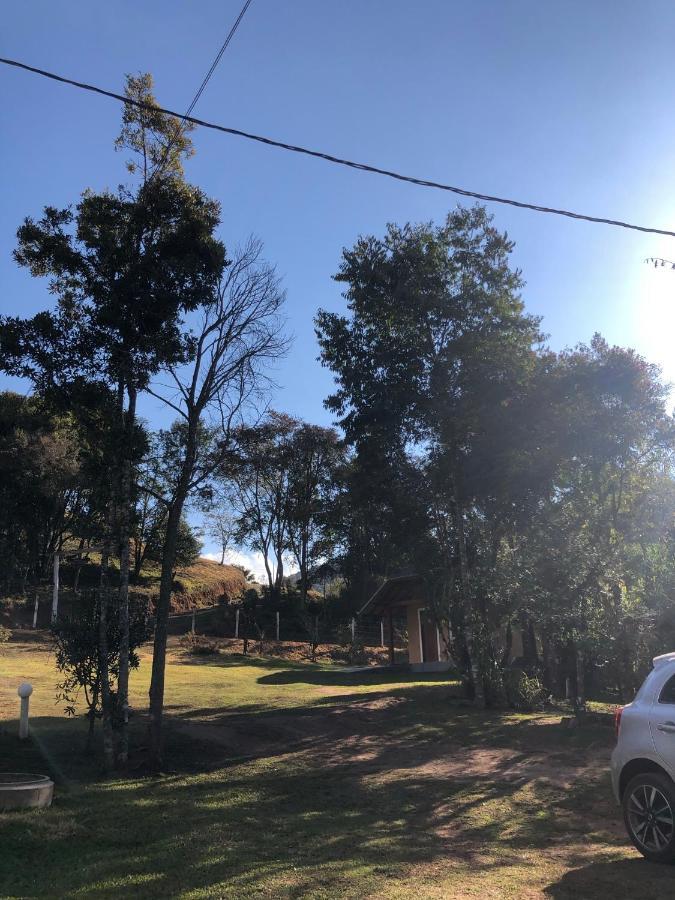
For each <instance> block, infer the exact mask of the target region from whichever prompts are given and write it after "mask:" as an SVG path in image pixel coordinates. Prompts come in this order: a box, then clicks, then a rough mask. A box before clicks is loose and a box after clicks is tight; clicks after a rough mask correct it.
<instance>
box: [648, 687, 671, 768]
mask: <svg viewBox="0 0 675 900" xmlns="http://www.w3.org/2000/svg"><path fill="white" fill-rule="evenodd" d="M650 725H651V730H652V739H653V741H654V746H655V747H656V752H657V753H658V754H659V756H660V757H661V759H662V760H663V761H664V763H665V764H666V766H667V767H668V769H669V770H670V771H671V772H673V771H675V675H671V677H670V678H669V679H668V681H666V683H665V684H664V685H663V687H662V688H661V692H660V694H659V696H658V697H657V698H656V700H655V701H654V704H653V706H652V709H651V715H650Z"/></svg>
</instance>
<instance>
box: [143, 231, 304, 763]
mask: <svg viewBox="0 0 675 900" xmlns="http://www.w3.org/2000/svg"><path fill="white" fill-rule="evenodd" d="M284 299H285V296H284V292H283V291H282V289H281V286H280V280H279V278H278V276H277V274H276V271H275V269H274V268H273V267H272V266H270V265H268V264H266V263H265V262H264V261H263V260H262V244H261V243H260V241H258V240H256V239H254V238H251V239H249V241H248V242H247V243H246V244H245V246H243V247H242V248H240V249H238V250H237V251H236V252H235V254H234V258H233V259H232V261H231V263H230V265H229V266H228V267H227V269H226V270H225V273H224V275H223V278H222V281H221V283H220V284H219V286H218V288H217V290H216V291H215V292H214V295H213V298H212V301H211V302H210V303H208V304H205V305H203V306H202V307H201V310H200V314H199V315H200V320H199V324H198V327H196V328H195V329H194V330H193V341H194V354H193V361H192V363H191V364H190V365H189V366H182V367H178V366H168V367H167V368H166V370H165V372H166V375H168V378H169V381H170V384H169V385H168V386H167V385H159V386H156V387H155V386H153V387H152V388H151V389H150V393H151V394H153V396H155V397H157V398H158V399H160V400H161V401H162V402H163V403H165V404H166V406H167V407H168V408H169V409H171V410H173V412H174V413H175V414H176V416H177V422H176V423H175V425H174V427H173V428H172V429H171V432H168V433H167V451H168V452H167V456H166V459H167V470H166V472H165V479H164V481H165V484H166V485H168V486H170V487H169V489H168V490H166V491H165V492H164V493H163V494H162V496H161V497H160V498H159V499H161V502H162V503H163V504H164V505H165V506H166V509H167V518H166V532H165V540H164V547H163V553H162V570H161V579H160V588H159V597H158V600H157V609H156V625H155V642H154V653H153V661H152V680H151V684H150V744H151V760H150V764H151V766H152V767H153V768H154V769H160V768H161V765H162V719H163V711H164V670H165V666H166V642H167V623H168V616H169V607H170V600H171V590H172V584H173V571H174V560H175V556H176V545H177V539H178V530H179V526H180V520H181V514H182V512H183V509H184V507H185V504H186V502H187V501H188V499H189V498H190V497H191V496H194V495H195V494H196V493H198V492H200V491H204V490H205V489H206V488H207V486H208V482H209V480H210V479H211V478H212V477H213V476H214V474H216V473H218V472H221V473H222V472H223V470H224V468H225V467H226V465H227V461H228V457H229V454H230V449H231V444H232V436H233V433H234V431H235V429H236V428H237V427H238V426H239V425H241V423H242V422H243V418H244V416H245V414H246V412H247V411H248V410H250V409H251V408H254V407H255V404H256V401H258V400H259V399H260V398H261V396H262V395H263V393H264V392H265V390H266V388H267V386H268V384H269V379H268V377H267V376H266V374H265V369H266V367H267V366H268V365H269V364H270V363H271V362H273V361H274V360H276V359H278V358H279V357H281V356H282V355H284V354H285V352H286V350H287V347H288V340H287V338H286V337H285V336H284V334H283V320H282V316H281V310H282V306H283V303H284Z"/></svg>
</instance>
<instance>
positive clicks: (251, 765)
mask: <svg viewBox="0 0 675 900" xmlns="http://www.w3.org/2000/svg"><path fill="white" fill-rule="evenodd" d="M148 676H149V657H148V654H147V653H143V659H142V665H141V669H140V671H139V672H137V673H134V676H133V696H132V701H133V702H134V704H135V706H136V707H137V708H138V709H139V710H142V708H143V707H144V705H145V700H146V697H147V685H148ZM24 678H28V679H30V680H31V681H32V683H33V685H34V687H35V693H34V695H33V698H32V713H33V740H32V742H29V743H28V744H27V745H20V744H19V741H18V740H17V739H16V737H15V732H16V715H17V710H18V698H17V696H16V688H17V685H18V683H19V682H20V681H21V680H23V679H24ZM55 678H56V674H55V672H54V669H53V664H52V657H51V654H50V653H49V651H48V649H47V648H46V646H45V645H44V644H43V643H40V642H39V641H35V642H27V641H15V642H13V643H11V644H10V645H8V646H5V648H3V649H2V650H1V651H0V729H1V730H0V771H2V770H5V771H8V770H16V769H19V770H23V771H31V770H33V771H42V772H44V771H46V770H49V771H51V773H52V774H53V775H54V777H55V778H56V780H57V791H56V799H55V802H54V805H53V807H52V808H51V809H49V810H45V811H38V812H35V811H33V812H13V813H4V814H0V896H2V897H41V898H42V897H55V898H56V897H58V898H62V897H118V896H131V897H162V898H166V897H185V898H188V897H209V898H211V897H228V898H230V897H231V898H247V897H274V898H304V897H312V898H336V897H339V898H355V900H356V898H359V900H360V898H364V897H372V898H409V897H413V896H414V897H416V898H466V897H481V898H492V897H497V898H501V897H514V898H534V897H553V898H587V897H603V896H605V895H606V894H607V895H608V894H611V896H612V900H617V898H633V897H640V898H643V900H644V898H656V897H664V896H672V895H675V869H671V868H669V867H661V866H655V865H652V864H649V863H647V862H644V861H643V860H642V859H641V858H640V857H639V856H638V855H637V854H636V853H635V852H634V851H633V850H632V849H630V848H629V847H628V846H627V844H626V839H625V837H624V834H623V829H622V825H621V822H620V816H619V814H618V811H617V810H616V808H615V806H614V804H613V801H612V798H611V794H610V786H609V778H608V775H607V759H608V754H609V751H610V749H611V743H612V734H611V729H610V728H608V727H607V726H606V725H603V724H597V725H588V726H585V727H584V728H582V729H573V730H570V729H567V728H565V727H563V726H562V725H561V724H560V715H559V714H558V715H544V714H536V715H514V714H505V713H501V714H500V713H492V714H478V713H475V712H473V711H472V710H470V709H468V708H467V707H466V706H464V705H462V703H461V701H459V700H458V698H457V686H456V685H455V684H454V683H452V682H451V681H449V680H448V679H447V678H445V677H444V676H412V675H410V676H408V675H394V674H385V673H379V674H378V673H365V674H362V673H345V672H344V671H341V670H339V669H337V668H335V667H333V668H331V667H329V666H312V665H309V664H303V663H299V662H293V663H291V662H283V661H280V660H278V659H277V660H266V659H256V658H250V659H242V658H241V657H232V656H223V655H221V656H218V657H213V658H211V657H206V658H200V659H197V658H191V657H188V656H186V655H185V654H184V653H183V652H182V651H180V650H178V649H174V650H173V651H172V652H171V655H170V660H169V666H168V671H167V703H168V712H169V714H170V719H169V747H170V762H171V768H172V771H171V772H170V773H169V774H167V775H166V776H163V777H161V778H138V777H132V778H130V779H128V780H126V781H121V780H106V779H104V778H103V777H102V776H101V775H100V772H99V771H98V770H97V767H96V763H95V762H92V761H91V760H87V759H85V758H84V757H82V755H81V752H80V750H81V746H82V744H83V740H84V722H83V721H82V720H80V719H76V720H70V719H66V718H64V717H63V716H62V715H61V712H60V710H59V709H58V708H57V707H56V706H55V705H54V701H53V695H54V682H55ZM144 728H145V725H144V721H143V717H142V715H141V714H140V713H139V715H138V716H137V717H136V721H135V731H136V734H135V739H136V742H137V743H139V742H142V740H143V735H144Z"/></svg>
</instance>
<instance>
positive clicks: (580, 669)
mask: <svg viewBox="0 0 675 900" xmlns="http://www.w3.org/2000/svg"><path fill="white" fill-rule="evenodd" d="M576 668H577V696H576V711H577V712H578V713H579V712H584V711H585V709H586V659H585V656H584V651H583V650H582V649H581V648H580V647H577V666H576Z"/></svg>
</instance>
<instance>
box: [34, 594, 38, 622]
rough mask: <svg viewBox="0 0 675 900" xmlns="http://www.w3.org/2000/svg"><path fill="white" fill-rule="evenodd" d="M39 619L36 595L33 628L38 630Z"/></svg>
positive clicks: (36, 596)
mask: <svg viewBox="0 0 675 900" xmlns="http://www.w3.org/2000/svg"><path fill="white" fill-rule="evenodd" d="M37 617H38V595H37V594H36V595H35V606H34V608H33V628H37Z"/></svg>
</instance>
